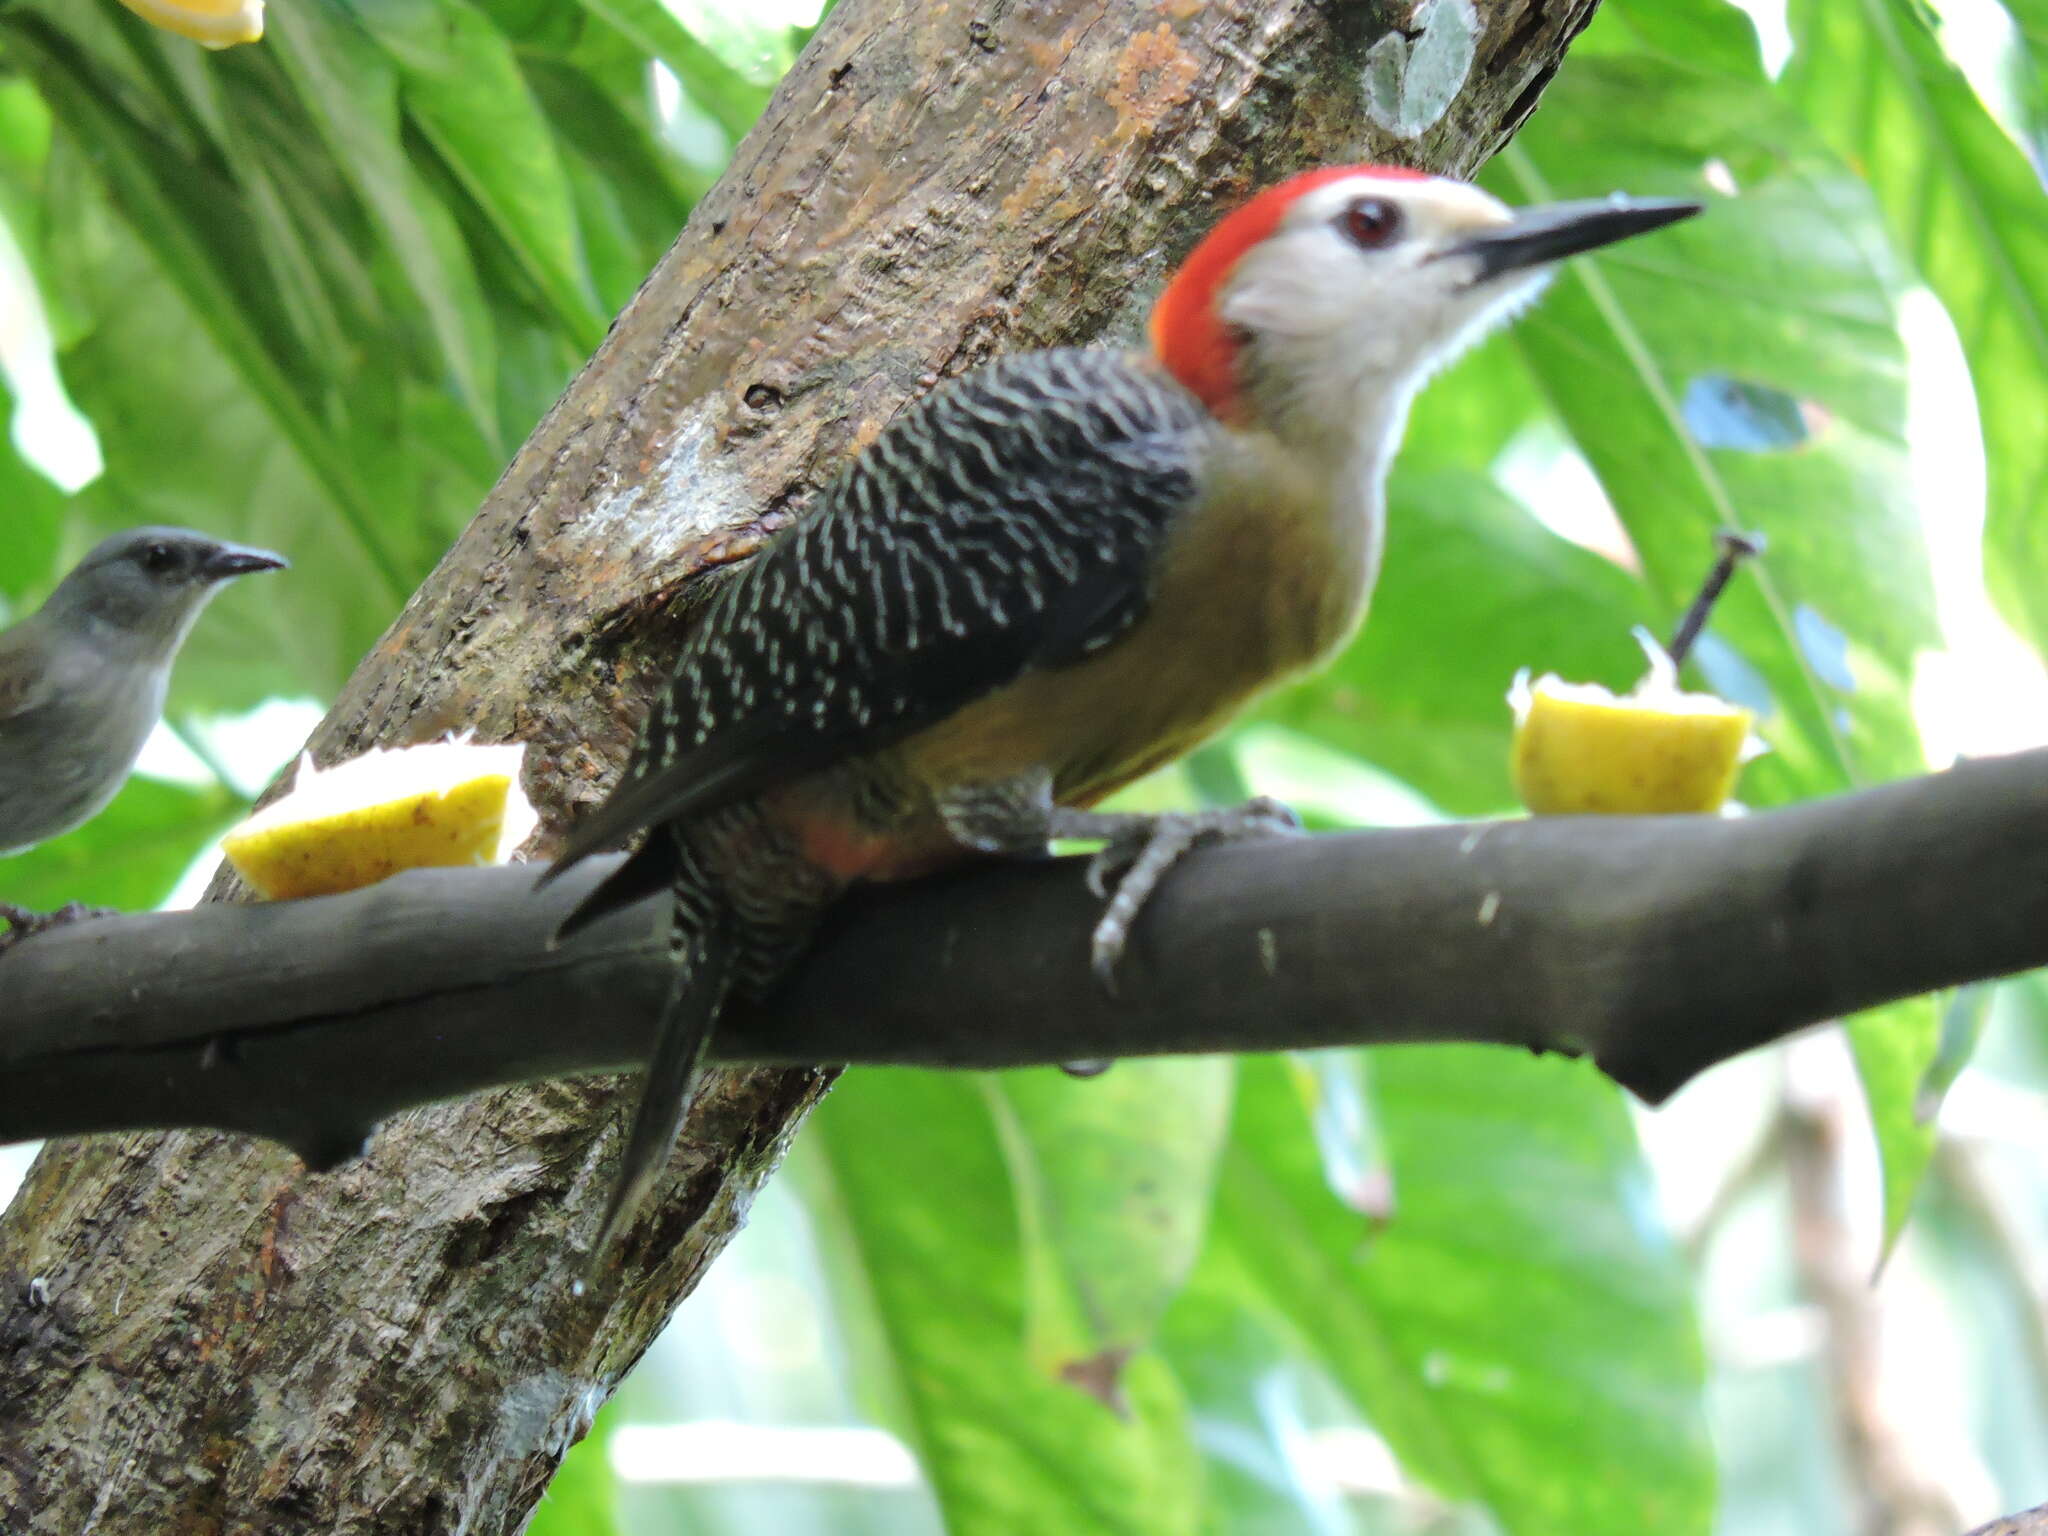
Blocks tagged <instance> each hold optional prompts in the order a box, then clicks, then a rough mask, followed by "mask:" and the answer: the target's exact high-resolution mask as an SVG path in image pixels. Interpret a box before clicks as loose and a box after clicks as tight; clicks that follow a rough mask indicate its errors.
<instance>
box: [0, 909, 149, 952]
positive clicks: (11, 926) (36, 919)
mask: <svg viewBox="0 0 2048 1536" xmlns="http://www.w3.org/2000/svg"><path fill="white" fill-rule="evenodd" d="M120 915H121V914H120V913H119V912H118V911H117V910H115V909H114V908H113V907H88V906H87V905H85V903H84V902H80V901H73V902H67V903H65V904H64V905H63V906H61V907H59V908H58V909H57V910H56V911H54V912H31V911H29V910H28V908H26V907H17V906H15V905H14V904H13V903H12V902H6V901H0V922H5V923H6V924H7V929H6V931H5V932H4V933H0V955H4V954H5V953H7V951H8V950H10V949H12V948H13V947H14V946H15V945H16V944H19V943H20V942H21V941H22V940H23V939H32V938H34V937H35V936H36V935H37V934H39V933H47V932H48V931H49V930H50V929H52V928H62V927H64V926H65V925H66V924H67V923H83V922H89V921H90V920H91V919H93V918H96V917H119V916H120Z"/></svg>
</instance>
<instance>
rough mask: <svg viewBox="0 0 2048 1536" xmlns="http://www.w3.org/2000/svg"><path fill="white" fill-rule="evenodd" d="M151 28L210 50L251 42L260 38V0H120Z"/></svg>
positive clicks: (261, 2) (261, 20) (261, 17)
mask: <svg viewBox="0 0 2048 1536" xmlns="http://www.w3.org/2000/svg"><path fill="white" fill-rule="evenodd" d="M121 3H122V4H123V5H125V6H127V7H128V9H129V10H131V11H133V12H134V13H135V14H136V15H138V16H140V17H141V18H142V19H143V20H144V21H146V22H148V23H150V24H151V25H152V26H158V27H162V28H163V29H164V30H165V31H166V32H175V33H177V34H178V36H180V37H189V38H191V39H192V41H193V42H195V43H204V44H205V45H206V46H207V47H209V48H228V47H232V46H233V45H234V44H236V43H253V42H256V41H257V40H259V39H260V38H261V37H262V36H263V0H121Z"/></svg>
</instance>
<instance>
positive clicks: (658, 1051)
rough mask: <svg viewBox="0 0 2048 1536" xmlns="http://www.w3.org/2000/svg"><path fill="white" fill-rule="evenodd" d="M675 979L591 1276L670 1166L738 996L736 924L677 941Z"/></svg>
mask: <svg viewBox="0 0 2048 1536" xmlns="http://www.w3.org/2000/svg"><path fill="white" fill-rule="evenodd" d="M676 946H677V951H678V952H677V955H676V980H675V985H674V988H673V990H672V991H670V993H669V996H668V1002H667V1003H666V1004H665V1005H664V1006H663V1008H662V1013H661V1020H660V1022H659V1023H658V1024H657V1025H656V1026H655V1035H654V1054H653V1055H652V1056H651V1057H650V1058H649V1059H648V1062H647V1071H646V1074H645V1076H644V1077H643V1078H642V1080H641V1087H640V1100H639V1103H638V1104H636V1105H635V1106H634V1109H633V1123H632V1126H631V1128H630V1129H629V1130H628V1131H627V1133H626V1150H625V1154H624V1156H623V1158H622V1159H621V1161H620V1164H619V1174H618V1182H617V1183H616V1184H614V1185H613V1186H612V1197H611V1201H610V1203H609V1204H608V1205H607V1206H606V1207H605V1212H604V1221H603V1222H602V1223H601V1224H600V1225H599V1227H598V1231H597V1240H596V1241H595V1242H594V1243H593V1244H592V1245H591V1249H590V1263H589V1268H590V1272H591V1275H592V1276H593V1277H595V1275H596V1273H597V1272H598V1271H599V1270H600V1269H602V1268H603V1266H604V1264H605V1262H606V1260H607V1259H608V1258H609V1257H610V1254H611V1250H612V1246H613V1244H614V1242H615V1241H616V1240H617V1238H618V1235H619V1233H620V1232H621V1231H622V1230H624V1228H625V1226H626V1224H627V1222H629V1221H631V1220H632V1218H633V1216H634V1213H635V1212H636V1211H637V1210H638V1208H639V1206H640V1204H641V1202H642V1201H644V1200H645V1199H646V1197H647V1193H648V1191H649V1190H650V1189H652V1188H653V1187H654V1183H655V1180H656V1179H658V1178H659V1177H660V1175H661V1171H662V1169H663V1168H665V1167H666V1166H667V1165H668V1159H669V1154H670V1152H671V1151H673V1150H674V1147H675V1141H676V1133H677V1132H678V1131H679V1130H681V1129H682V1125H683V1117H684V1115H685V1114H687V1113H688V1111H689V1108H690V1091H691V1089H692V1088H693V1087H694V1086H695V1084H696V1080H697V1074H698V1068H699V1067H700V1066H702V1065H703V1061H704V1051H705V1047H706V1046H707V1045H708V1044H709V1043H710V1040H711V1030H712V1027H713V1026H714V1025H715V1024H716V1023H717V1022H718V1016H719V1014H720V1013H721V1012H723V1011H724V1008H725V1000H726V998H727V996H728V995H729V994H730V992H731V990H732V973H733V957H734V954H735V952H736V948H737V946H736V945H735V943H734V940H733V935H732V932H731V928H730V925H729V922H728V921H727V920H725V919H724V918H722V917H714V918H713V919H712V920H711V921H710V922H709V923H708V924H707V925H706V926H705V927H704V928H703V929H702V930H700V931H697V932H679V933H678V934H677V937H676Z"/></svg>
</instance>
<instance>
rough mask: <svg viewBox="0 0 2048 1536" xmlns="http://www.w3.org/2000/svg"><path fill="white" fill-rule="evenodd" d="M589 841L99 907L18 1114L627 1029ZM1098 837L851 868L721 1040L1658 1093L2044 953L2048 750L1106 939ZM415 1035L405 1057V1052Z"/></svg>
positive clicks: (1481, 850) (1337, 857)
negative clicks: (1089, 848)
mask: <svg viewBox="0 0 2048 1536" xmlns="http://www.w3.org/2000/svg"><path fill="white" fill-rule="evenodd" d="M601 873H602V871H601V870H591V871H586V872H579V874H578V875H577V876H576V877H575V878H574V879H571V880H566V881H564V882H562V884H561V886H560V887H559V888H551V889H549V890H548V891H546V892H544V893H542V894H540V895H535V894H534V893H533V890H532V872H531V871H530V870H528V869H525V868H515V869H506V870H496V871H461V872H457V871H439V872H431V873H427V872H422V873H418V874H414V875H409V876H404V877H401V878H400V879H398V880H394V881H390V882H387V883H386V884H384V885H382V886H378V887H375V888H373V889H371V890H368V891H363V892H358V893H356V894H354V895H350V896H343V897H332V898H327V899H324V900H317V901H305V902H295V903H288V904H282V905H275V906H264V907H238V906H214V907H208V908H203V909H201V910H200V911H197V912H193V913H189V914H166V915H158V916H150V917H132V918H120V919H111V920H106V921H102V922H95V923H91V924H87V925H82V926H79V927H75V928H71V929H67V930H59V931H58V932H56V933H53V934H50V935H46V936H44V937H42V938H38V939H35V940H32V941H30V942H28V943H25V944H23V945H22V946H20V948H19V949H17V950H15V951H14V952H12V953H11V954H9V955H8V956H7V957H6V958H5V959H0V988H4V991H5V995H6V996H7V998H8V1012H9V1021H8V1028H7V1032H6V1035H5V1037H4V1039H0V1064H4V1068H5V1070H4V1074H0V1136H5V1137H9V1138H20V1137H28V1136H48V1135H57V1134H64V1133H69V1132H78V1131H88V1130H113V1129H139V1128H150V1127H154V1128H160V1127H172V1126H211V1127H216V1128H221V1129H229V1130H239V1131H247V1132H251V1133H254V1134H257V1135H262V1136H268V1137H271V1138H274V1139H277V1140H281V1141H284V1142H286V1143H288V1144H290V1145H291V1146H292V1147H293V1148H294V1149H295V1150H297V1151H298V1152H299V1154H300V1155H301V1156H302V1157H303V1158H305V1159H306V1160H307V1161H308V1162H310V1163H312V1164H314V1165H315V1166H326V1165H328V1164H331V1163H333V1162H335V1161H337V1160H339V1159H342V1158H345V1157H347V1156H348V1155H350V1154H351V1153H352V1152H353V1151H354V1150H355V1149H356V1148H357V1147H358V1146H359V1145H360V1144H361V1141H362V1139H363V1136H364V1135H365V1133H366V1131H367V1130H368V1129H369V1127H371V1126H372V1125H373V1124H374V1123H375V1122H377V1121H379V1120H381V1119H383V1118H385V1117H387V1116H389V1115H391V1114H392V1113H394V1112H395V1111H397V1110H399V1109H402V1108H405V1107H407V1106H410V1105H415V1104H421V1103H426V1102H429V1101H432V1100H436V1099H441V1098H447V1097H450V1096H453V1095H457V1094H461V1093H467V1092H473V1091H475V1090H478V1089H482V1088H487V1087H493V1086H498V1085H502V1084H509V1083H520V1082H531V1081H537V1080H540V1079H545V1078H550V1077H555V1076H562V1075H571V1074H577V1073H589V1072H603V1071H613V1070H617V1069H619V1068H621V1067H625V1066H629V1065H631V1064H632V1063H634V1062H635V1061H637V1060H638V1059H639V1058H640V1056H641V1053H642V1051H643V1049H644V1045H645V1035H646V1032H647V1029H648V1027H649V1022H650V1020H651V1018H652V1014H653V1009H654V1006H655V1003H656V1001H657V1000H658V999H659V997H660V996H661V993H662V990H663V988H664V986H665V985H666V981H667V974H668V973H667V962H666V959H665V951H664V948H663V946H662V944H661V943H660V942H659V939H658V935H657V928H656V924H657V922H658V919H659V913H658V910H657V908H658V903H643V904H642V905H641V906H639V907H637V908H634V909H633V910H631V911H629V912H626V913H623V914H620V915H618V916H616V917H614V918H612V919H610V920H608V921H607V922H605V923H604V924H602V925H600V926H598V927H597V928H595V929H594V930H592V932H590V933H589V934H588V935H587V936H585V937H583V938H579V939H578V940H577V941H576V942H574V943H572V944H570V945H567V946H565V947H563V948H562V949H561V950H558V951H557V950H551V949H550V948H548V946H547V936H548V934H549V933H550V932H551V931H552V929H553V927H554V924H555V923H556V922H557V921H559V919H560V918H561V916H562V915H563V913H565V912H566V911H567V910H568V909H569V907H570V906H571V905H573V904H574V902H575V901H576V900H577V898H578V896H579V895H580V894H581V892H582V890H583V889H584V888H585V887H586V886H587V885H589V884H590V883H592V882H594V881H595V880H596V879H597V878H598V877H599V876H600V874H601ZM1092 918H1093V898H1092V897H1090V896H1089V895H1088V893H1087V891H1086V889H1085V887H1084V885H1083V882H1082V881H1081V880H1080V879H1079V878H1078V876H1077V874H1076V865H1075V861H1072V860H1056V861H1050V862H1048V863H1044V864H1038V865H1029V866H1019V867H1010V868H996V869H984V870H981V871H977V872H973V873H970V874H966V875H961V876H955V877H951V878H946V879H941V880H935V881H927V882H923V883H920V884H917V885H913V886H906V887H902V888H899V889H896V890H889V891H880V892H875V893H871V894H870V895H868V896H867V897H866V898H865V899H863V900H860V901H857V902H853V903H849V905H848V909H847V910H846V911H845V912H843V913H842V914H841V915H840V916H839V917H838V918H837V919H836V920H835V921H834V924H833V926H832V928H831V930H830V931H829V932H828V933H827V934H826V935H824V937H823V939H822V941H821V943H820V944H819V945H818V947H817V949H816V951H815V953H814V955H813V957H812V958H811V959H810V960H809V961H808V962H807V963H806V964H805V966H804V967H803V968H802V970H801V971H800V973H799V974H798V975H797V976H796V978H795V979H794V980H793V982H792V983H791V984H790V985H789V986H788V987H786V988H785V989H784V990H783V991H782V992H781V993H779V994H778V995H777V996H776V997H774V998H772V999H770V1000H769V1004H768V1005H767V1006H764V1007H756V1008H754V1009H752V1010H751V1011H747V1012H744V1013H741V1014H738V1015H737V1016H736V1017H735V1018H734V1019H733V1020H732V1022H731V1026H730V1028H729V1029H728V1030H727V1031H726V1032H725V1033H724V1034H723V1035H722V1036H721V1038H720V1040H719V1041H718V1051H719V1054H720V1055H721V1056H723V1057H724V1058H725V1059H727V1060H729V1061H735V1062H750V1063H756V1064H774V1065H795V1064H806V1063H815V1062H827V1061H856V1062H897V1063H915V1064H922V1065H929V1066H947V1067H1001V1066H1014V1065H1020V1064H1026V1063H1043V1062H1055V1061H1065V1060H1073V1059H1079V1058H1087V1057H1101V1056H1137V1055H1153V1054H1160V1053H1167V1052H1184V1051H1216V1050H1240V1051H1242V1050H1274V1049H1281V1048H1287V1047H1308V1046H1327V1045H1343V1044H1389V1043H1396V1042H1404V1041H1451V1040H1460V1041H1481V1042H1491V1043H1500V1044H1512V1045H1519V1046H1526V1047H1529V1048H1532V1049H1538V1050H1559V1051H1567V1052H1572V1053H1582V1054H1587V1055H1590V1056H1592V1057H1593V1058H1594V1059H1595V1060H1596V1061H1597V1062H1598V1063H1599V1064H1600V1065H1601V1066H1602V1067H1603V1068H1604V1069H1605V1070H1606V1071H1607V1072H1608V1073H1609V1074H1610V1075H1611V1076H1613V1077H1614V1078H1615V1079H1616V1080H1617V1081H1619V1082H1621V1083H1623V1084H1624V1085H1625V1086H1627V1087H1629V1088H1632V1089H1633V1090H1635V1091H1636V1092H1637V1093H1639V1094H1641V1095H1642V1096H1644V1097H1645V1098H1648V1099H1652V1100H1656V1099H1661V1098H1663V1097H1664V1096H1666V1095H1667V1094H1669V1093H1670V1092H1672V1091H1673V1090H1674V1089H1675V1088H1677V1087H1678V1085H1679V1084H1680V1083H1682V1082H1684V1081H1685V1080H1686V1079H1687V1078H1688V1077H1690V1076H1692V1075H1693V1074H1694V1073H1696V1072H1699V1071H1701V1070H1703V1069H1704V1068H1706V1067H1708V1066H1710V1065H1712V1064H1713V1063H1715V1062H1717V1061H1721V1060H1723V1059H1725V1058H1727V1057H1729V1056H1732V1055H1735V1054H1736V1053H1738V1052H1740V1051H1743V1050H1747V1049H1749V1048H1750V1047H1752V1046H1754V1045H1758V1044H1761V1043H1763V1042H1765V1041H1767V1040H1772V1039H1776V1038H1778V1037H1780V1036H1782V1035H1785V1034H1787V1033H1790V1032H1791V1031H1793V1030H1796V1029H1799V1028H1801V1027H1803V1026H1805V1025H1809V1024H1813V1023H1817V1022H1820V1021H1822V1020H1826V1019H1831V1018H1835V1017H1838V1016H1839V1015H1841V1014H1843V1013H1847V1012H1851V1011H1853V1010H1855V1009H1858V1008H1865V1007H1869V1006H1872V1005H1874V1004H1877V1003H1881V1002H1885V1001H1888V1000H1890V999H1893V998H1897V997H1902V996H1908V995H1911V994H1913V993H1916V992H1924V991H1928V990H1932V989H1933V988H1936V987H1941V986H1946V985H1949V984H1952V983H1955V982H1960V981H1966V980H1970V979H1974V978H1979V977H1986V976H1992V975H1998V974H2003V973H2006V972H2010V971H2014V970H2020V969H2023V968H2026V967H2029V966H2033V965H2039V964H2043V963H2048V751H2039V752H2030V753H2024V754H2020V755H2017V756H2013V757H2007V758H1997V759H1989V760H1985V761H1980V762H1975V763H1969V764H1965V765H1963V766H1961V767H1958V768H1956V769H1953V770H1951V771H1950V772H1947V773H1942V774H1936V775H1932V776H1929V777H1926V778H1921V779H1914V780H1908V781H1905V782H1902V783H1898V784H1893V785H1888V786H1885V787H1883V788H1880V789H1874V790H1867V791H1864V792H1862V793H1859V794H1854V795H1846V796H1842V797H1840V798H1838V799H1834V800H1828V801H1821V802H1816V803H1813V804H1810V805H1804V806H1798V807H1794V808H1791V809H1787V810H1780V811H1772V812H1769V813H1766V814H1763V815H1759V816H1754V817H1749V818H1745V819H1740V820H1727V821H1722V820H1712V819H1705V818H1697V817H1646V818H1599V819H1595V818H1582V819H1565V818H1560V819H1553V820H1543V821H1523V822H1496V823H1480V824H1473V825H1469V826H1443V827H1425V828H1411V829H1404V830H1399V831H1381V832H1361V833H1351V834H1346V835H1339V836H1325V837H1317V838H1309V839H1301V840H1292V839H1290V840H1284V841H1271V842H1264V843H1259V844H1245V845H1238V846H1234V847H1227V848H1219V849H1213V850H1209V851H1206V852H1203V853H1200V854H1197V855H1195V856H1194V857H1192V858H1190V859H1189V860H1188V861H1187V863H1186V865H1185V866H1184V867H1183V868H1181V869H1180V870H1178V871H1176V872H1175V874H1174V876H1173V877H1172V878H1171V879H1170V880H1169V881H1168V882H1167V884H1166V886H1165V888H1164V889H1163V890H1162V892H1161V894H1160V896H1159V898H1158V900H1157V902H1156V904H1155V906H1154V907H1153V908H1152V909H1151V910H1150V911H1148V913H1147V914H1146V916H1145V918H1144V920H1143V921H1142V922H1141V924H1140V926H1139V929H1138V933H1137V936H1136V942H1135V944H1134V947H1133V952H1132V954H1131V955H1130V956H1129V957H1128V960H1127V964H1126V970H1125V974H1124V986H1123V992H1122V995H1121V996H1120V997H1118V998H1114V999H1112V998H1110V997H1107V996H1105V995H1104V994H1103V993H1102V992H1101V990H1100V989H1099V988H1098V987H1096V985H1095V984H1094V981H1093V978H1092V976H1091V973H1090V971H1089V968H1088V964H1087V946H1086V943H1085V939H1084V936H1085V935H1086V934H1087V932H1088V929H1089V926H1090V923H1091V921H1092ZM394 1062H403V1063H404V1069H403V1071H394V1070H393V1068H392V1064H393V1063H394Z"/></svg>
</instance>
